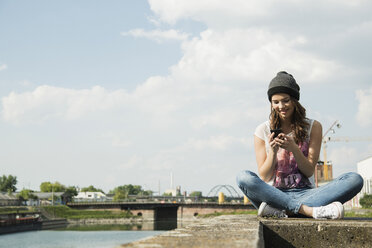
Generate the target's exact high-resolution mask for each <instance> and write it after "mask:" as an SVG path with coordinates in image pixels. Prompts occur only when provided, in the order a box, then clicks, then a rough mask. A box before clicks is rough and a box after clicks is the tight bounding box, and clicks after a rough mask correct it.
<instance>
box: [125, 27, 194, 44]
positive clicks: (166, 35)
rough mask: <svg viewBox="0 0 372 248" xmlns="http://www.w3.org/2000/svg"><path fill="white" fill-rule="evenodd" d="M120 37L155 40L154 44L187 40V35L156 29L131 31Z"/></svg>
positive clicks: (170, 30) (171, 30) (172, 30)
mask: <svg viewBox="0 0 372 248" xmlns="http://www.w3.org/2000/svg"><path fill="white" fill-rule="evenodd" d="M121 35H123V36H133V37H140V38H147V39H150V40H155V41H156V42H159V43H162V42H165V41H171V40H176V41H184V40H187V38H188V37H189V34H186V33H183V32H180V31H178V30H174V29H169V30H159V29H156V30H151V31H145V30H143V29H133V30H130V31H128V32H122V33H121Z"/></svg>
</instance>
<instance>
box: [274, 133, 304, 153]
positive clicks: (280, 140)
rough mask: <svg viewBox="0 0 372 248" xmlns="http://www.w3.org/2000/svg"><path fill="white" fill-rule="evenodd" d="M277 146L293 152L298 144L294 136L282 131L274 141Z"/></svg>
mask: <svg viewBox="0 0 372 248" xmlns="http://www.w3.org/2000/svg"><path fill="white" fill-rule="evenodd" d="M273 142H274V143H275V145H276V146H278V147H280V148H283V149H285V150H287V151H289V152H293V151H294V149H296V148H298V145H297V144H296V142H295V141H294V139H293V137H291V136H288V135H285V134H284V133H281V134H279V135H278V137H277V138H275V139H274V141H273Z"/></svg>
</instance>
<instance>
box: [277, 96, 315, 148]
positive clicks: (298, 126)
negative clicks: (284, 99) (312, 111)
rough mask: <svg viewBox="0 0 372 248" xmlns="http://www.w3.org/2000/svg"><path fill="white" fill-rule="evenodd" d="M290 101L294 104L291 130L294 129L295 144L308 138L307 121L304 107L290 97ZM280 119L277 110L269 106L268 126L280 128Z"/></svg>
mask: <svg viewBox="0 0 372 248" xmlns="http://www.w3.org/2000/svg"><path fill="white" fill-rule="evenodd" d="M291 101H292V103H293V105H294V111H293V115H292V120H291V123H292V130H293V131H294V140H295V142H296V143H297V144H300V143H302V142H304V141H305V140H306V139H307V138H308V129H309V123H308V122H307V118H306V109H305V108H304V107H303V106H302V105H301V104H300V103H299V101H297V99H294V98H293V97H291ZM280 126H281V120H280V117H279V114H278V112H276V111H275V110H274V109H273V108H272V107H271V113H270V127H271V128H272V129H276V128H280Z"/></svg>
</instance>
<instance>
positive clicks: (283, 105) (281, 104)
mask: <svg viewBox="0 0 372 248" xmlns="http://www.w3.org/2000/svg"><path fill="white" fill-rule="evenodd" d="M271 106H272V108H273V109H274V110H275V111H276V112H277V113H278V114H279V116H280V119H282V120H290V119H291V117H292V115H293V112H294V108H295V107H294V104H293V101H292V100H291V97H290V95H288V94H285V93H278V94H275V95H273V96H272V97H271Z"/></svg>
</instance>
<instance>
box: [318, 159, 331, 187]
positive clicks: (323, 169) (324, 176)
mask: <svg viewBox="0 0 372 248" xmlns="http://www.w3.org/2000/svg"><path fill="white" fill-rule="evenodd" d="M331 180H333V164H332V161H328V162H327V164H326V165H324V162H323V161H318V163H317V164H316V174H315V181H316V183H317V185H318V186H321V185H322V184H325V183H328V182H329V181H331Z"/></svg>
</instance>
